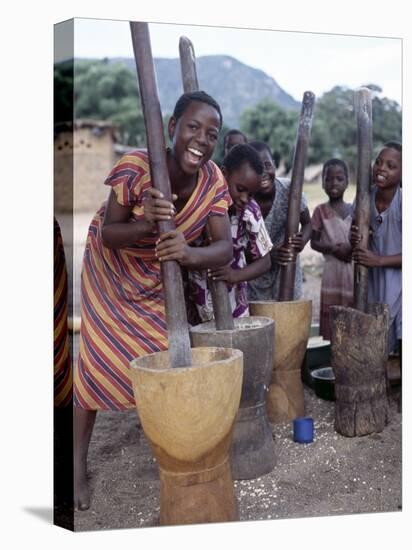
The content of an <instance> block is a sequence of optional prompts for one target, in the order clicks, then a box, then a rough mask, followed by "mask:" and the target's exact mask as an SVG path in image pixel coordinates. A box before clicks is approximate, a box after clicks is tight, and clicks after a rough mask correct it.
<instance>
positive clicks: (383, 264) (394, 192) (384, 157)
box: [351, 141, 402, 353]
mask: <svg viewBox="0 0 412 550" xmlns="http://www.w3.org/2000/svg"><path fill="white" fill-rule="evenodd" d="M372 179H373V185H372V189H371V221H370V225H371V232H370V236H369V246H368V248H362V247H360V246H359V243H360V234H359V228H358V227H356V226H352V231H351V243H352V246H353V259H354V260H355V262H358V263H360V264H361V265H364V266H366V267H368V268H369V269H368V302H370V303H374V302H380V303H384V304H388V306H389V314H390V328H389V348H388V351H389V353H393V352H395V351H396V350H397V348H398V349H399V352H400V353H401V343H402V145H401V144H400V143H398V142H396V141H389V142H387V143H385V145H384V146H383V148H382V149H381V151H380V152H379V154H378V156H377V157H376V160H375V162H374V165H373V175H372Z"/></svg>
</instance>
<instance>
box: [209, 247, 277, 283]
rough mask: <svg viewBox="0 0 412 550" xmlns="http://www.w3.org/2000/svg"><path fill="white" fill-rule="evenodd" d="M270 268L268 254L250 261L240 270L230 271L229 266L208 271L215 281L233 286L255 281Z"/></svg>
mask: <svg viewBox="0 0 412 550" xmlns="http://www.w3.org/2000/svg"><path fill="white" fill-rule="evenodd" d="M270 266H271V261H270V254H269V253H267V254H265V255H264V256H262V257H261V258H257V259H256V260H254V261H252V262H251V263H250V264H248V265H247V266H246V267H243V268H242V269H232V268H231V267H230V264H229V265H227V266H224V267H219V268H217V269H212V270H210V276H211V277H212V279H215V280H217V281H226V282H227V283H229V284H232V285H235V284H237V283H241V282H243V281H251V280H252V279H256V277H259V276H260V275H263V273H266V272H267V271H269V269H270Z"/></svg>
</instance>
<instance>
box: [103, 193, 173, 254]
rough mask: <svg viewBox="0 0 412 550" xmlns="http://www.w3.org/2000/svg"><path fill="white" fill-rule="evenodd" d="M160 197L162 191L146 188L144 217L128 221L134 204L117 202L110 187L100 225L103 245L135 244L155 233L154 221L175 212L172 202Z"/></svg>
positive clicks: (165, 218)
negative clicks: (124, 204)
mask: <svg viewBox="0 0 412 550" xmlns="http://www.w3.org/2000/svg"><path fill="white" fill-rule="evenodd" d="M162 197H163V195H162V193H161V192H160V191H158V190H157V189H154V188H150V189H148V190H147V192H146V196H145V199H144V213H145V219H144V220H137V221H135V222H133V223H129V221H130V218H131V214H132V210H133V207H134V206H133V205H130V206H123V205H121V204H119V203H118V202H117V199H116V193H115V192H114V191H113V189H112V190H111V191H110V195H109V199H108V201H107V205H106V211H105V214H104V219H103V225H102V239H103V244H104V246H106V247H107V248H125V247H127V246H131V245H133V244H136V243H137V242H138V241H139V240H140V239H142V238H144V237H149V236H153V235H154V234H156V233H157V227H156V222H157V221H159V220H167V219H170V218H171V217H172V216H173V215H174V212H175V211H174V206H173V204H172V203H171V202H169V201H166V200H164V199H163V198H162Z"/></svg>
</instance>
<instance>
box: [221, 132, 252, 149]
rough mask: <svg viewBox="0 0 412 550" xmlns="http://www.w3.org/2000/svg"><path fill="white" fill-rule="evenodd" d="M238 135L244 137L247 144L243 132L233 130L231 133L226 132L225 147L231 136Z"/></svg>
mask: <svg viewBox="0 0 412 550" xmlns="http://www.w3.org/2000/svg"><path fill="white" fill-rule="evenodd" d="M236 135H239V136H243V137H244V138H245V141H246V142H247V137H246V136H245V134H244V133H243V132H241V131H240V130H237V129H236V128H233V129H232V130H229V131H227V132H226V134H225V136H224V138H223V145H224V146H226V140H227V138H228V137H229V136H236Z"/></svg>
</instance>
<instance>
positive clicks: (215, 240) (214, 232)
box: [156, 215, 233, 270]
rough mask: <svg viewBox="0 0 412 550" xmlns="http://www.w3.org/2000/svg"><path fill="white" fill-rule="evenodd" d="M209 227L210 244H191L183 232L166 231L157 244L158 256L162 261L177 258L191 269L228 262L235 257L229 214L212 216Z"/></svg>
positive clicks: (216, 265)
mask: <svg viewBox="0 0 412 550" xmlns="http://www.w3.org/2000/svg"><path fill="white" fill-rule="evenodd" d="M208 228H209V234H210V239H211V242H210V244H209V246H200V247H192V246H189V245H188V244H187V243H186V240H185V238H184V236H183V234H182V233H180V232H179V231H177V230H174V231H169V232H167V233H164V234H163V235H161V236H160V237H159V241H158V244H157V246H156V254H157V257H158V258H159V260H160V261H167V260H176V261H178V262H179V263H180V264H181V265H183V266H185V267H187V269H191V270H197V269H206V268H214V267H220V266H222V265H225V264H228V263H229V262H230V261H231V260H232V258H233V246H232V235H231V231H230V222H229V218H228V216H227V215H225V216H210V217H209V220H208Z"/></svg>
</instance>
